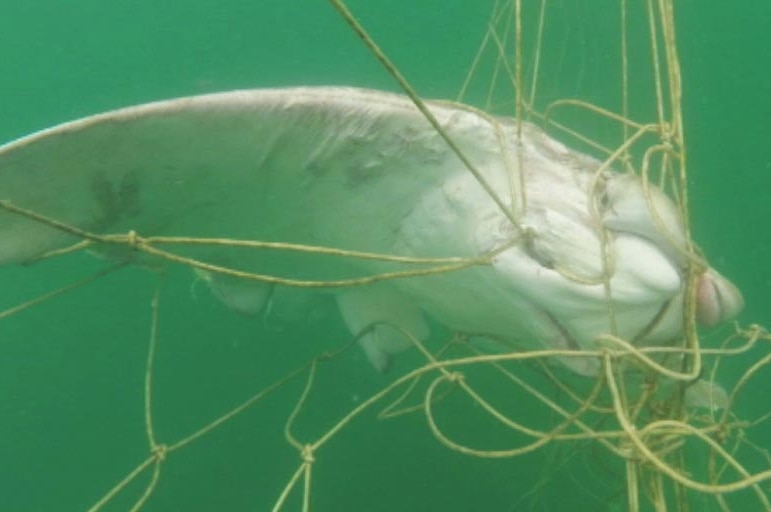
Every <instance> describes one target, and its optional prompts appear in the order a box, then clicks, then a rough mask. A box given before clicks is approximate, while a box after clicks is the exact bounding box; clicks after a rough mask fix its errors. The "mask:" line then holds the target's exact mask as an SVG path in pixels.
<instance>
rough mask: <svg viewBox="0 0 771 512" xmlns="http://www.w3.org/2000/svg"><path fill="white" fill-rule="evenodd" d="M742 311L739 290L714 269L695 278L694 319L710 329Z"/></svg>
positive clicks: (742, 301)
mask: <svg viewBox="0 0 771 512" xmlns="http://www.w3.org/2000/svg"><path fill="white" fill-rule="evenodd" d="M742 309H744V297H743V296H742V293H741V292H740V291H739V289H738V288H737V287H736V286H735V285H734V284H733V283H732V282H731V281H729V280H728V279H726V278H725V277H724V276H723V275H722V274H720V273H719V272H718V271H717V270H715V269H714V268H711V267H710V268H709V269H707V271H706V272H704V273H703V274H701V275H700V276H699V277H697V278H696V319H697V320H698V322H699V323H700V324H701V325H704V326H706V327H712V326H714V325H717V324H719V323H722V322H725V321H727V320H730V319H731V318H734V317H736V316H737V315H738V314H739V313H740V312H741V310H742Z"/></svg>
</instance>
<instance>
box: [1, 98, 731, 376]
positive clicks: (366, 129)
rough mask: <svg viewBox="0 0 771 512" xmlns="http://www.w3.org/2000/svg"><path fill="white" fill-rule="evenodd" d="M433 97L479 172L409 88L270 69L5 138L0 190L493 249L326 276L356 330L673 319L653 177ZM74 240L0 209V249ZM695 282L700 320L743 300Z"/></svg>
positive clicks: (275, 254) (647, 326)
mask: <svg viewBox="0 0 771 512" xmlns="http://www.w3.org/2000/svg"><path fill="white" fill-rule="evenodd" d="M427 105H428V108H429V109H430V111H431V112H432V114H433V115H434V116H435V117H436V119H437V121H438V122H439V124H440V125H441V126H442V127H443V129H444V131H445V132H446V133H447V135H448V136H449V137H450V138H451V139H452V141H453V142H454V143H455V144H456V146H457V147H458V149H459V150H460V152H461V153H462V154H463V155H464V156H465V158H466V159H467V160H468V162H470V163H471V165H472V166H473V168H474V169H475V170H476V172H477V175H474V174H472V172H470V170H469V168H468V166H467V165H466V163H464V162H463V161H462V160H461V159H460V158H459V157H458V154H456V152H455V151H453V150H452V149H451V148H450V146H449V145H448V144H447V142H446V141H445V140H444V139H443V138H442V136H441V135H440V134H439V133H438V132H437V131H436V130H435V129H434V128H433V127H432V126H431V124H430V123H429V122H428V121H427V119H426V118H425V117H424V116H423V115H422V114H421V113H420V112H419V111H418V109H417V108H416V107H415V106H414V105H413V103H412V102H411V101H410V100H409V99H407V98H405V97H402V96H399V95H395V94H390V93H384V92H378V91H370V90H364V89H353V88H342V87H316V88H289V89H268V90H251V91H234V92H228V93H220V94H213V95H205V96H198V97H190V98H181V99H175V100H169V101H162V102H157V103H150V104H147V105H141V106H137V107H130V108H126V109H121V110H117V111H113V112H108V113H105V114H100V115H96V116H92V117H88V118H85V119H82V120H79V121H74V122H71V123H66V124H64V125H60V126H57V127H54V128H51V129H48V130H44V131H42V132H39V133H37V134H33V135H30V136H28V137H25V138H22V139H19V140H17V141H15V142H12V143H10V144H7V145H5V146H2V147H0V200H5V201H9V202H10V203H12V204H13V205H17V206H19V207H22V208H25V209H29V210H32V211H35V212H38V213H40V214H42V215H45V216H47V217H50V218H53V219H56V220H58V221H61V222H63V223H66V224H68V225H71V226H76V227H78V228H80V229H83V230H86V231H88V232H91V233H97V234H105V233H128V232H129V231H135V232H136V233H138V234H140V235H141V236H157V235H174V236H188V237H207V238H208V237H216V238H229V239H240V240H263V241H274V242H289V243H296V244H306V245H315V246H325V247H336V248H341V249H348V250H356V251H366V252H371V253H382V254H392V255H401V256H413V257H432V258H435V257H448V256H454V257H465V258H479V257H484V256H486V255H487V256H489V255H491V254H494V255H493V256H491V257H489V259H488V260H487V261H486V262H485V263H484V264H479V265H473V266H470V267H468V268H465V269H462V270H457V271H453V272H448V273H443V274H435V275H429V276H422V277H410V278H401V279H392V280H388V281H383V282H379V283H376V284H373V285H368V286H365V287H361V288H353V287H352V288H345V287H342V288H335V289H333V290H332V292H333V293H334V294H335V295H336V298H337V301H338V304H339V306H340V310H341V313H342V317H343V320H344V321H345V322H346V324H347V325H348V327H349V328H350V330H351V331H352V333H354V334H358V333H359V332H360V331H361V330H362V329H365V328H366V327H367V326H369V325H370V324H372V322H378V321H380V322H391V323H392V324H395V325H397V326H400V327H402V328H404V329H406V330H409V331H410V332H413V333H415V334H416V336H417V337H418V338H424V337H426V336H427V335H428V328H427V326H426V323H425V319H424V318H423V315H424V314H428V315H430V316H432V317H434V318H435V319H436V320H438V321H439V322H441V323H443V324H445V325H447V326H448V327H450V328H452V329H455V330H458V331H463V332H467V333H474V334H479V335H487V336H489V337H492V338H496V339H500V340H505V341H507V342H513V343H516V344H521V345H523V346H525V347H529V348H565V349H577V350H579V349H591V348H593V347H594V346H595V345H594V340H595V339H596V338H597V336H599V335H601V334H606V333H611V332H614V333H616V334H618V335H620V336H622V337H624V338H626V339H630V340H633V341H635V342H636V343H644V344H661V343H667V342H671V341H673V340H674V339H676V338H677V337H678V336H680V335H681V334H682V330H683V329H682V323H683V313H682V308H683V295H684V288H685V273H686V268H687V260H686V257H685V256H684V255H685V254H687V248H686V239H685V233H684V230H683V227H682V221H681V219H680V217H679V212H678V211H677V209H676V208H675V206H674V204H673V203H672V202H671V201H670V200H669V198H667V196H666V195H665V194H664V193H663V192H661V191H660V190H658V189H656V188H655V187H654V186H652V185H651V186H650V187H649V192H647V193H646V192H645V188H644V187H643V186H642V182H641V181H640V178H639V177H637V176H634V175H631V174H622V173H617V172H613V171H611V170H600V169H601V163H600V162H599V161H597V160H595V159H593V158H591V157H589V156H586V155H583V154H581V153H579V152H576V151H573V150H571V149H569V148H567V147H565V146H564V145H562V144H561V143H559V142H558V141H556V140H554V139H552V138H551V137H549V136H548V135H547V134H546V133H545V132H544V131H542V130H541V129H539V128H538V127H536V126H535V125H532V124H530V123H526V122H523V123H521V125H520V126H519V127H518V126H517V124H516V123H515V122H514V121H513V120H511V119H503V118H496V117H492V116H489V115H486V114H484V113H482V112H480V111H477V110H475V109H473V108H470V107H466V106H463V105H459V104H454V103H447V102H428V103H427ZM519 130H521V137H518V135H517V134H518V131H519ZM491 194H492V195H494V196H495V198H496V199H497V200H493V197H492V196H491ZM76 241H77V238H76V237H73V236H72V235H70V234H67V233H64V232H62V231H60V230H57V229H55V228H52V227H50V226H47V225H44V224H42V223H39V222H35V221H32V220H30V219H28V218H25V217H23V216H20V215H18V214H13V213H10V212H7V211H0V265H2V264H10V263H23V262H27V261H31V260H34V259H36V258H38V257H39V256H41V255H42V254H44V253H46V252H47V251H51V250H54V249H58V248H61V247H64V246H67V245H69V244H71V243H74V242H76ZM504 247H505V248H504ZM174 249H175V250H176V249H177V248H176V247H175V248H174ZM179 250H180V251H181V252H182V254H184V255H185V256H189V257H194V258H197V259H199V260H201V261H205V262H208V263H211V264H214V265H220V266H227V267H231V268H236V269H238V270H243V271H246V272H254V273H259V274H263V275H285V276H292V277H294V278H297V279H314V280H323V279H333V280H339V279H347V278H351V277H355V276H361V275H371V274H379V273H383V272H393V271H395V270H398V269H399V268H400V267H399V266H398V265H397V264H395V263H393V262H384V261H378V260H374V259H356V258H338V257H332V256H315V257H314V258H315V259H314V258H311V257H309V256H308V255H307V254H297V253H290V252H286V251H270V250H259V251H257V250H251V249H245V248H235V247H228V246H225V245H217V246H185V247H181V248H179ZM199 275H201V276H203V277H205V281H206V282H207V283H209V285H210V286H211V287H212V290H213V291H214V292H215V294H216V295H217V297H219V298H220V299H222V300H223V302H225V303H226V304H228V303H229V298H232V299H233V300H232V306H233V307H234V309H237V310H241V311H242V312H243V311H248V312H255V311H259V310H260V309H261V305H262V304H263V303H266V302H267V301H268V300H269V297H270V295H271V293H270V290H269V289H268V287H270V286H272V285H271V284H269V283H261V282H250V283H249V284H247V285H244V284H243V283H240V282H239V283H235V282H234V281H233V278H232V277H231V276H221V275H217V274H216V273H211V272H208V273H207V272H206V271H203V273H200V272H199ZM606 282H607V284H606ZM250 288H251V289H250ZM697 288H698V294H697V312H698V313H699V315H698V316H699V318H700V319H702V320H703V321H704V323H708V324H714V323H718V322H720V321H722V320H724V319H726V318H729V317H731V316H733V315H734V314H736V313H737V312H738V310H739V309H740V308H741V306H742V299H741V294H740V293H739V291H738V290H737V289H736V287H735V286H733V285H732V284H731V283H730V282H729V281H728V280H727V279H725V278H724V277H723V276H721V275H720V274H719V273H718V272H717V271H715V270H714V269H712V268H709V267H707V268H705V270H704V271H703V273H702V274H701V275H700V277H699V282H698V286H697ZM610 310H612V311H613V315H612V318H613V319H612V320H611V315H609V311H610ZM361 343H362V345H363V347H364V348H365V350H366V352H367V354H368V356H369V358H370V360H371V361H372V362H373V364H375V366H376V367H378V368H380V369H385V368H386V367H387V366H388V361H389V357H390V355H392V354H393V353H395V352H398V351H399V350H402V349H403V348H404V347H406V346H408V345H409V344H410V342H409V341H407V340H405V338H404V337H403V336H402V335H401V334H400V333H399V332H398V330H396V329H393V328H388V327H387V326H380V327H377V328H375V329H372V330H371V331H370V332H368V333H367V334H365V335H364V336H363V337H362V338H361ZM568 364H569V366H571V368H573V369H574V370H575V371H577V372H579V373H583V374H592V373H595V372H596V371H597V368H598V366H597V362H596V361H583V360H580V359H575V360H574V361H572V362H568Z"/></svg>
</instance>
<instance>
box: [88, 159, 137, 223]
mask: <svg viewBox="0 0 771 512" xmlns="http://www.w3.org/2000/svg"><path fill="white" fill-rule="evenodd" d="M139 191H140V186H139V178H138V177H137V174H136V172H133V171H132V172H129V173H127V174H125V175H124V176H123V178H122V179H121V181H120V183H119V184H117V185H116V184H114V183H112V182H110V180H108V179H107V177H106V176H105V174H104V173H99V174H96V175H94V177H93V178H92V179H91V194H92V195H93V197H94V202H95V203H96V209H97V211H95V212H94V221H93V222H92V228H93V229H98V230H103V229H107V228H109V227H110V226H112V225H113V224H115V223H116V222H118V221H119V220H121V219H125V218H128V217H132V216H134V215H137V214H138V213H139V212H140V201H139Z"/></svg>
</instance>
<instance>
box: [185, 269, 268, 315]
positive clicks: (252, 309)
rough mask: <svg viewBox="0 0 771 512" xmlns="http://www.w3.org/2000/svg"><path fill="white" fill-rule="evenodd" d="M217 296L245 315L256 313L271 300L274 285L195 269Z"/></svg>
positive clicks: (228, 305) (229, 306)
mask: <svg viewBox="0 0 771 512" xmlns="http://www.w3.org/2000/svg"><path fill="white" fill-rule="evenodd" d="M195 273H196V275H197V276H198V277H199V278H200V279H202V280H203V281H204V282H205V283H206V284H207V285H208V286H209V289H210V290H211V291H212V293H213V294H214V296H215V297H217V298H218V299H219V300H220V301H221V302H222V303H223V304H225V305H226V306H227V307H228V308H230V309H232V310H233V311H236V312H238V313H241V314H243V315H256V314H257V313H259V312H260V311H262V309H263V308H264V307H265V305H266V304H267V303H268V300H270V296H271V291H272V289H273V285H271V284H268V283H263V282H260V281H253V280H250V279H242V278H238V277H233V276H229V275H225V274H215V273H213V272H208V271H206V270H200V269H196V270H195Z"/></svg>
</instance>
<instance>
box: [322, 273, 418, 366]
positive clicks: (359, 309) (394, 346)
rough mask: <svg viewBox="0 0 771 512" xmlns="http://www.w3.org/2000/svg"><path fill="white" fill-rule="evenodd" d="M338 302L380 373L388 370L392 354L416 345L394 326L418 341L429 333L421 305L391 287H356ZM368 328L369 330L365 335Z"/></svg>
mask: <svg viewBox="0 0 771 512" xmlns="http://www.w3.org/2000/svg"><path fill="white" fill-rule="evenodd" d="M337 304H338V306H339V308H340V314H341V315H342V317H343V321H344V322H345V325H346V326H347V327H348V330H349V331H350V332H351V334H353V335H354V336H359V335H361V336H360V337H359V345H360V346H361V348H362V349H364V353H365V354H366V355H367V359H369V361H370V363H372V366H374V367H375V369H377V370H378V371H379V372H385V371H387V370H388V368H389V367H390V366H391V357H392V356H393V355H395V354H398V353H399V352H402V351H404V350H406V349H408V348H410V347H411V346H413V342H412V341H411V340H410V339H409V338H408V337H406V336H405V335H404V334H403V333H402V332H400V330H399V329H398V328H395V327H394V326H398V327H399V328H401V329H403V330H405V331H407V332H409V333H410V334H411V335H412V336H414V337H415V338H417V339H418V340H423V339H425V338H426V337H427V336H428V332H429V329H428V325H426V322H425V318H424V317H423V313H422V312H421V310H420V308H418V307H417V306H416V305H415V304H414V303H412V302H410V301H409V299H407V298H406V297H404V296H402V295H400V294H399V293H397V292H396V291H394V290H392V289H390V288H386V287H382V286H373V287H362V288H353V289H350V290H347V291H345V292H343V293H340V294H339V295H338V296H337ZM365 329H369V330H368V331H367V332H366V333H364V334H362V332H363V331H364V330H365Z"/></svg>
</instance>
